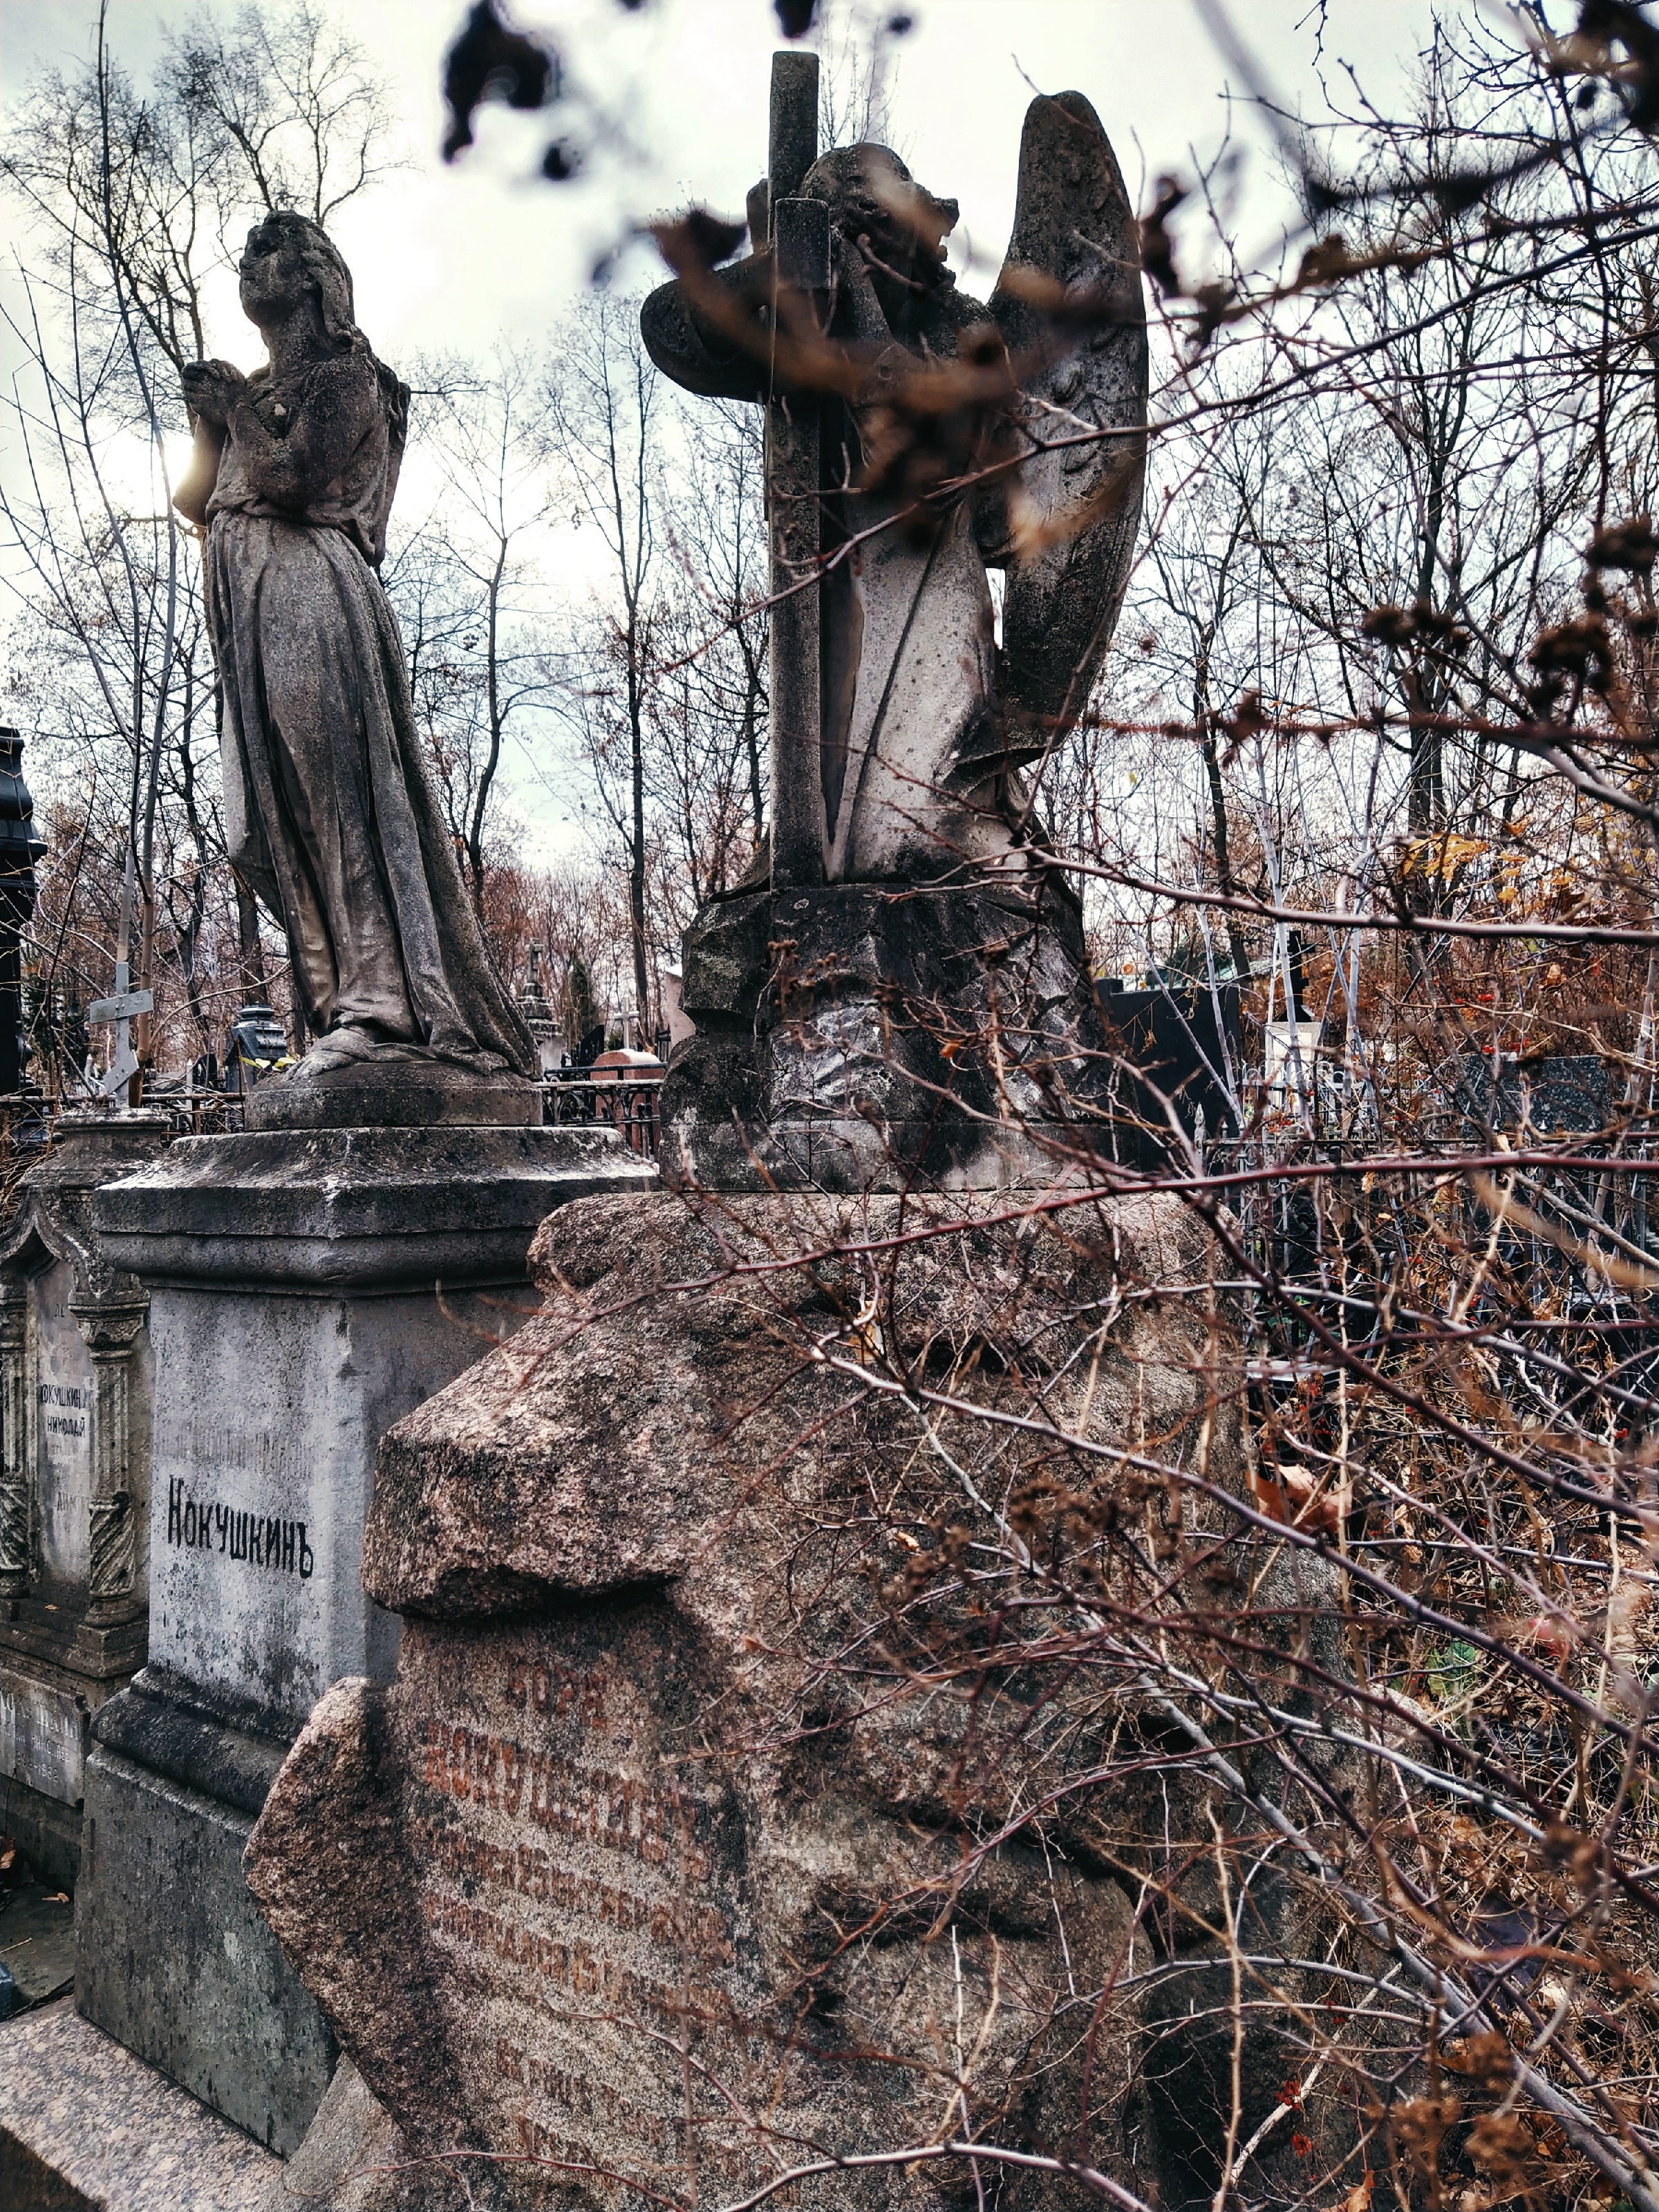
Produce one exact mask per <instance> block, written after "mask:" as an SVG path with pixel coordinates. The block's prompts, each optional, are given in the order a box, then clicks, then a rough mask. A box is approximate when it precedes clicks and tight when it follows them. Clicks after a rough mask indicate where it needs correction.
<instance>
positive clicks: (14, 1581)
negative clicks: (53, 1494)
mask: <svg viewBox="0 0 1659 2212" xmlns="http://www.w3.org/2000/svg"><path fill="white" fill-rule="evenodd" d="M33 1453H34V1439H33V1432H32V1430H31V1427H30V1423H29V1388H28V1291H27V1286H26V1285H24V1284H22V1283H20V1282H16V1281H14V1280H11V1279H5V1280H3V1281H0V1597H21V1595H22V1594H23V1592H24V1591H25V1590H27V1588H28V1586H29V1583H30V1580H31V1578H32V1573H33V1565H32V1561H31V1559H30V1536H31V1532H32V1524H33Z"/></svg>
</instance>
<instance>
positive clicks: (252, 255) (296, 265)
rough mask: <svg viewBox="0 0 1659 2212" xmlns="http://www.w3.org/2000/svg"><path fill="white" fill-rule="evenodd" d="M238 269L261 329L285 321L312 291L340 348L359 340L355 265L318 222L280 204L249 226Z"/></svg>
mask: <svg viewBox="0 0 1659 2212" xmlns="http://www.w3.org/2000/svg"><path fill="white" fill-rule="evenodd" d="M239 273H240V277H241V295H242V313H244V314H245V315H246V317H247V318H248V319H249V321H250V322H253V323H258V325H259V326H260V328H261V329H266V328H268V327H269V326H270V325H271V324H272V323H276V322H282V321H283V320H284V319H286V318H287V316H288V315H289V313H292V311H293V309H294V308H295V307H297V306H298V305H300V304H301V302H302V301H304V300H306V299H307V297H309V298H311V299H313V300H314V301H316V303H317V310H318V314H319V319H320V321H321V324H322V328H323V333H324V336H325V337H327V338H329V339H330V340H331V342H332V343H334V344H335V345H337V346H338V347H340V348H341V349H345V348H347V347H349V346H351V345H353V344H354V343H356V342H357V338H358V332H357V326H356V316H355V313H354V310H353V305H352V295H351V271H350V270H349V269H348V268H347V267H346V265H345V263H344V261H343V259H342V258H341V256H340V253H339V250H338V248H337V246H335V245H334V243H333V241H332V240H331V239H330V238H329V236H328V234H327V233H326V232H325V230H324V229H323V228H322V226H321V224H320V223H315V222H312V221H311V220H310V218H309V217H308V216H302V215H299V214H296V213H295V210H292V209H291V208H279V209H277V210H276V211H275V212H274V213H273V214H270V215H268V216H266V217H265V219H264V222H258V223H255V225H254V226H253V228H252V230H251V231H249V233H248V234H247V244H246V246H244V247H243V249H242V258H241V261H240V264H239Z"/></svg>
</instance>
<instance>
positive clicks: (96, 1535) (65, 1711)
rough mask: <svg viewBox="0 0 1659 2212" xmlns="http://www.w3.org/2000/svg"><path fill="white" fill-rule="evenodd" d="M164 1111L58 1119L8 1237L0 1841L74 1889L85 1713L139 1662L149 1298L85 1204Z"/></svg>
mask: <svg viewBox="0 0 1659 2212" xmlns="http://www.w3.org/2000/svg"><path fill="white" fill-rule="evenodd" d="M167 1142H168V1129H167V1119H166V1116H165V1115H155V1114H132V1115H109V1114H85V1115H77V1114H65V1115H61V1116H60V1117H59V1119H58V1123H57V1126H56V1127H55V1129H54V1131H53V1135H52V1146H51V1149H50V1150H49V1151H48V1152H47V1153H46V1156H45V1157H44V1158H42V1159H41V1160H40V1162H39V1163H38V1164H36V1165H35V1166H34V1167H32V1168H31V1169H30V1170H29V1171H28V1173H27V1175H26V1176H24V1177H23V1179H22V1182H21V1184H20V1185H19V1187H18V1192H17V1199H16V1203H15V1207H14V1209H13V1211H12V1212H11V1214H10V1216H9V1218H8V1220H7V1221H6V1223H5V1225H4V1228H3V1231H0V1829H3V1830H4V1831H5V1832H8V1833H9V1834H10V1835H12V1836H13V1837H14V1838H16V1840H17V1841H18V1843H20V1844H21V1846H22V1848H23V1850H24V1852H25V1854H26V1855H27V1857H28V1858H29V1859H30V1860H31V1861H32V1862H33V1864H34V1865H35V1867H36V1868H37V1869H38V1870H39V1872H40V1874H41V1875H42V1876H43V1877H44V1878H45V1879H46V1880H47V1881H53V1882H56V1883H59V1884H62V1885H64V1886H65V1887H71V1886H73V1884H74V1882H75V1881H76V1877H77V1875H78V1872H79V1866H80V1857H81V1801H82V1791H83V1778H84V1771H85V1765H86V1753H87V1743H88V1722H89V1717H90V1716H91V1715H92V1714H94V1712H96V1711H98V1709H99V1708H100V1706H101V1705H103V1704H104V1703H105V1702H106V1699H109V1698H111V1697H112V1696H113V1695H114V1694H115V1693H116V1692H118V1690H120V1689H121V1688H122V1687H123V1686H124V1685H125V1683H126V1681H127V1680H128V1679H129V1677H130V1676H131V1674H132V1673H133V1671H134V1669H135V1668H137V1667H140V1666H142V1665H143V1658H144V1645H145V1635H146V1620H145V1613H146V1603H147V1583H148V1570H149V1426H150V1378H151V1373H152V1368H153V1361H152V1358H151V1354H150V1348H149V1340H148V1337H147V1335H146V1333H145V1327H144V1322H145V1315H146V1312H147V1310H148V1305H149V1299H148V1297H147V1294H146V1292H145V1291H144V1290H143V1285H141V1284H140V1283H139V1282H138V1281H137V1279H136V1278H135V1277H134V1276H133V1275H131V1273H128V1272H126V1271H125V1268H123V1267H120V1266H119V1265H118V1264H117V1263H115V1262H114V1261H112V1259H111V1258H110V1255H109V1254H108V1253H107V1251H106V1249H104V1247H103V1245H102V1243H101V1241H100V1237H99V1236H98V1234H97V1232H96V1231H95V1230H94V1227H93V1225H92V1220H91V1206H92V1194H93V1193H94V1190H95V1189H96V1188H97V1187H98V1186H99V1184H100V1183H103V1182H108V1181H109V1180H110V1178H111V1177H112V1176H119V1175H125V1174H130V1173H131V1172H132V1170H135V1169H138V1168H142V1167H143V1165H144V1164H146V1163H148V1162H149V1161H151V1160H153V1159H154V1158H155V1157H156V1155H157V1154H158V1153H159V1152H162V1151H163V1150H164V1149H165V1147H166V1146H167Z"/></svg>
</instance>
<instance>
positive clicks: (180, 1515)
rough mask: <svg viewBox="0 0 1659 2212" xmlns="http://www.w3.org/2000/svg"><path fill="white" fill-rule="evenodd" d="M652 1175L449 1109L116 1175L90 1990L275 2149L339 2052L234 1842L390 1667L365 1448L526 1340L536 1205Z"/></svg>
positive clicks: (150, 2049) (85, 1909) (288, 2142)
mask: <svg viewBox="0 0 1659 2212" xmlns="http://www.w3.org/2000/svg"><path fill="white" fill-rule="evenodd" d="M655 1182H656V1170H655V1169H654V1167H653V1164H651V1163H650V1162H649V1161H646V1160H641V1159H640V1158H636V1156H635V1154H633V1153H632V1152H629V1151H628V1150H627V1149H626V1147H624V1146H623V1145H622V1143H621V1142H620V1140H619V1139H617V1136H616V1134H615V1133H614V1132H613V1131H611V1130H609V1129H604V1128H591V1129H590V1128H582V1129H544V1128H539V1127H538V1128H524V1127H520V1128H514V1127H462V1126H457V1125H453V1124H450V1125H446V1126H442V1127H431V1128H425V1129H410V1128H386V1127H380V1128H356V1129H325V1130H309V1131H298V1130H295V1131H289V1130H263V1131H258V1132H249V1133H245V1134H242V1135H240V1136H228V1137H202V1138H185V1139H180V1140H179V1143H178V1144H177V1145H175V1146H173V1149H172V1151H171V1152H169V1153H168V1154H167V1157H166V1158H164V1159H162V1160H161V1161H159V1162H157V1163H155V1164H154V1165H153V1166H152V1167H150V1168H149V1169H148V1170H145V1171H143V1172H141V1173H139V1174H137V1175H134V1176H128V1177H126V1178H125V1179H124V1180H122V1181H118V1182H110V1183H109V1184H108V1185H107V1186H106V1188H104V1189H103V1190H102V1191H100V1194H99V1198H98V1212H97V1218H98V1223H99V1227H100V1234H101V1236H102V1237H103V1240H104V1243H105V1244H106V1248H107V1249H109V1250H111V1251H112V1252H113V1253H115V1254H116V1255H118V1257H119V1258H120V1259H121V1261H123V1262H124V1263H125V1265H126V1266H128V1267H130V1268H131V1270H132V1271H133V1273H135V1274H136V1275H137V1276H138V1277H140V1278H141V1279H143V1283H144V1285H145V1286H146V1289H147V1291H148V1293H149V1300H150V1333H151V1340H152V1342H153V1345H154V1347H155V1402H156V1413H155V1454H154V1458H155V1475H154V1486H153V1494H152V1497H151V1500H150V1511H149V1524H148V1534H149V1553H150V1559H151V1576H150V1582H151V1615H150V1636H149V1663H148V1665H147V1666H146V1667H145V1668H143V1672H142V1673H141V1674H138V1675H137V1677H136V1678H135V1679H134V1680H133V1682H132V1683H131V1686H130V1687H129V1688H128V1689H127V1691H126V1692H125V1693H124V1694H123V1695H122V1696H120V1697H119V1698H117V1699H113V1700H112V1702H111V1703H110V1704H109V1705H106V1707H105V1708H104V1709H103V1710H102V1711H100V1714H99V1716H98V1719H97V1722H96V1724H95V1727H94V1737H95V1742H94V1748H93V1750H92V1753H91V1754H90V1757H89V1759H88V1799H87V1804H88V1819H89V1820H92V1821H95V1825H96V1836H95V1846H94V1848H93V1849H92V1850H90V1851H89V1853H88V1866H87V1869H86V1873H85V1877H84V1879H83V1881H82V1888H81V1893H80V1897H79V1899H78V1911H77V1916H76V1933H77V1939H78V1944H79V1956H78V1960H77V1966H76V1996H77V2001H78V2002H79V2003H80V2005H81V2008H82V2011H83V2012H85V2013H86V2014H87V2015H88V2018H89V2019H91V2020H93V2021H96V2022H97V2024H98V2025H99V2026H100V2027H103V2028H105V2029H106V2030H107V2032H108V2033H111V2034H112V2035H114V2036H116V2037H117V2038H118V2039H119V2040H120V2041H122V2042H123V2043H125V2044H126V2045H128V2046H129V2048H131V2049H132V2050H134V2051H137V2053H138V2054H139V2056H140V2057H143V2058H147V2059H148V2060H149V2062H150V2063H152V2064H153V2065H155V2066H158V2067H160V2068H161V2069H162V2070H163V2071H164V2072H165V2073H167V2074H168V2075H170V2076H171V2077H172V2078H173V2080H174V2081H179V2082H182V2083H183V2085H184V2086H185V2087H186V2088H188V2089H190V2090H191V2091H192V2092H193V2093H194V2094H196V2095H197V2096H198V2097H200V2098H201V2099H202V2100H204V2102H205V2103H207V2104H209V2105H210V2106H212V2107H213V2108H214V2110H215V2111H216V2112H220V2113H222V2114H223V2116H224V2117H225V2118H228V2119H231V2120H234V2121H235V2122H236V2124H238V2125H239V2126H240V2127H244V2128H246V2129H247V2130H249V2131H250V2133H252V2134H253V2135H255V2136H258V2138H259V2139H260V2141H261V2142H265V2143H266V2144H268V2145H270V2147H271V2148H275V2149H276V2150H279V2151H282V2152H283V2153H284V2154H286V2153H287V2152H289V2151H290V2150H292V2149H293V2148H295V2145H296V2144H297V2143H298V2142H299V2140H300V2138H301V2136H302V2135H303V2133H304V2131H305V2129H306V2127H307V2124H308V2122H309V2121H310V2119H311V2117H312V2114H313V2112H314V2110H315V2108H316V2106H317V2103H318V2100H319V2098H320V2097H321V2096H322V2093H323V2091H324V2090H325V2087H327V2084H328V2080H329V2075H330V2073H331V2069H332V2065H333V2060H334V2048H333V2044H332V2041H331V2037H330V2035H329V2032H328V2030H327V2027H325V2023H324V2021H323V2020H322V2017H321V2015H319V2012H318V2010H317V2008H316V2007H315V2005H314V2004H313V2002H312V2000H311V1998H310V1997H309V1996H307V1993H306V1991H305V1990H304V1989H303V1988H302V1987H301V1984H299V1982H298V1981H297V1980H296V1979H295V1976H294V1974H293V1972H292V1971H291V1969H290V1968H289V1966H288V1964H287V1962H286V1961H285V1960H283V1956H282V1954H281V1953H280V1952H279V1951H278V1949H277V1948H276V1944H275V1943H274V1942H272V1940H271V1937H270V1932H269V1930H268V1929H266V1928H265V1926H264V1923H263V1922H262V1921H261V1920H260V1919H259V1917H258V1913H257V1912H256V1911H255V1910H254V1908H253V1905H252V1900H251V1899H250V1898H249V1897H248V1895H247V1893H246V1888H245V1887H244V1884H243V1881H242V1874H241V1854H242V1851H243V1849H244V1847H245V1845H246V1841H247V1838H248V1834H249V1832H250V1830H251V1828H252V1824H253V1820H254V1819H255V1817H256V1816H257V1814H258V1811H259V1808H260V1807H261V1806H262V1804H263V1803H264V1795H265V1791H266V1789H267V1788H268V1786H269V1784H270V1778H271V1776H272V1775H273V1774H274V1773H275V1772H276V1769H277V1767H278V1766H279V1765H280V1764H281V1762H282V1759H283V1756H284V1754H285V1753H286V1752H287V1749H288V1747H289V1744H290V1743H291V1742H292V1741H293V1740H294V1737H295V1735H296V1734H297V1733H298V1732H299V1730H300V1729H301V1726H302V1725H303V1723H304V1722H305V1720H306V1717H307V1714H308V1713H309V1712H310V1711H311V1709H312V1707H313V1705H314V1704H315V1703H316V1701H317V1700H318V1699H319V1698H320V1697H322V1696H323V1694H324V1693H325V1691H326V1690H327V1689H328V1687H329V1686H330V1684H331V1683H332V1682H333V1681H335V1680H337V1678H338V1677H339V1676H341V1675H343V1674H351V1675H368V1676H371V1677H374V1678H376V1679H384V1678H385V1677H386V1675H387V1674H390V1672H391V1671H392V1667H393V1665H394V1663H395V1660H396V1655H397V1649H398V1620H397V1619H396V1617H395V1615H393V1614H392V1613H389V1612H387V1611H386V1610H385V1609H383V1608H382V1607H380V1606H378V1605H376V1604H375V1603H374V1601H373V1600H372V1598H371V1597H370V1596H369V1595H368V1594H366V1592H365V1590H364V1588H363V1583H362V1530H363V1521H364V1516H365V1515H366V1513H367V1511H368V1500H369V1487H370V1479H371V1474H372V1471H373V1468H374V1451H375V1447H376V1445H377V1444H378V1443H379V1441H380V1437H381V1436H382V1434H383V1433H384V1432H385V1431H386V1429H387V1428H388V1427H389V1426H391V1425H392V1423H393V1422H394V1421H396V1420H398V1419H400V1418H401V1417H402V1416H403V1415H404V1414H405V1413H409V1412H410V1410H411V1409H412V1408H414V1407H417V1406H419V1405H420V1404H421V1403H422V1401H424V1400H425V1399H427V1398H428V1397H429V1396H431V1395H433V1394H434V1393H435V1392H436V1391H438V1390H440V1389H442V1388H443V1386H444V1385H445V1384H446V1383H448V1382H449V1381H450V1380H451V1379H452V1378H453V1376H455V1375H457V1374H459V1372H460V1371H461V1370H462V1369H463V1368H465V1367H466V1366H468V1365H469V1364H471V1362H472V1361H473V1360H475V1359H476V1358H477V1356H478V1354H479V1352H480V1350H481V1348H482V1346H483V1344H484V1343H486V1342H488V1341H489V1340H493V1339H495V1338H496V1337H499V1336H502V1335H506V1334H510V1333H511V1331H512V1329H513V1328H514V1326H515V1325H516V1323H517V1322H518V1321H519V1320H520V1318H521V1316H522V1314H523V1311H524V1310H525V1309H526V1304H527V1303H528V1301H527V1298H526V1284H525V1280H524V1265H525V1253H526V1248H527V1247H528V1245H529V1243H530V1239H531V1237H532V1233H533V1231H534V1230H535V1227H536V1225H537V1224H538V1222H539V1221H540V1220H541V1219H542V1218H544V1216H545V1215H547V1214H548V1213H549V1212H552V1211H553V1210H554V1209H555V1208H556V1207H557V1206H561V1205H562V1204H563V1203H564V1202H565V1201H566V1200H568V1199H570V1198H574V1197H580V1196H583V1195H585V1194H588V1193H591V1192H594V1191H629V1190H646V1189H650V1188H654V1186H655ZM97 1356H98V1353H97V1351H96V1348H94V1358H97ZM121 1533H122V1532H121V1530H120V1528H118V1527H117V1526H116V1524H115V1523H114V1522H113V1521H112V1522H110V1524H109V1526H108V1528H107V1532H106V1543H107V1544H108V1546H109V1548H110V1552H111V1555H112V1566H111V1571H112V1573H113V1572H116V1571H118V1563H117V1562H116V1560H115V1559H114V1554H115V1553H116V1551H117V1550H118V1541H119V1539H120V1536H121ZM204 1905H205V1907H206V1909H205V1910H204Z"/></svg>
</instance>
